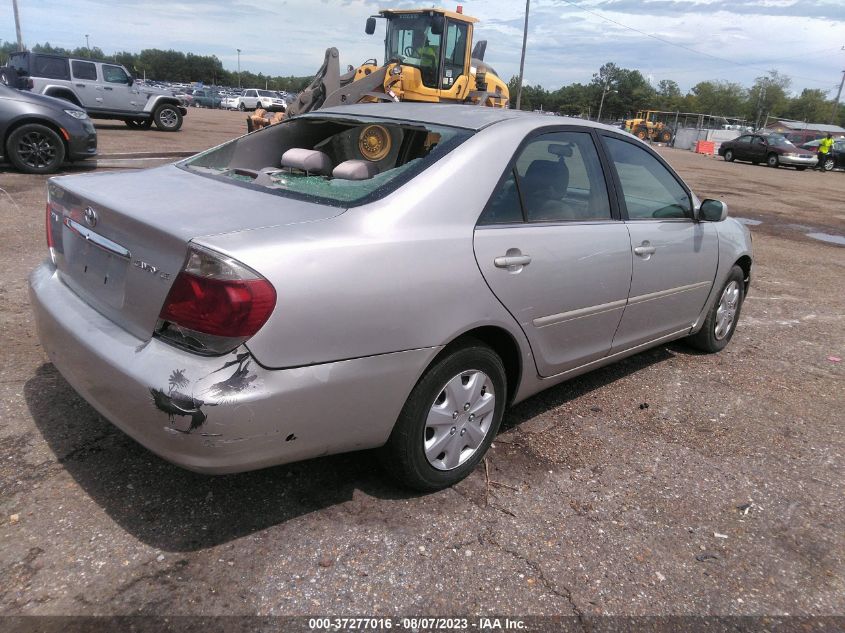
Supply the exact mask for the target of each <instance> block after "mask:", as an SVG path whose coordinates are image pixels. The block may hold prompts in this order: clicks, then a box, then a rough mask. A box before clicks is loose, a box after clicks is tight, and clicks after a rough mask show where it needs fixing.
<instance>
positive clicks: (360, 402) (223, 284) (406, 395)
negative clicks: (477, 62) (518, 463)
mask: <svg viewBox="0 0 845 633" xmlns="http://www.w3.org/2000/svg"><path fill="white" fill-rule="evenodd" d="M150 190H154V191H156V192H157V196H156V198H157V199H158V200H160V201H162V202H160V203H151V199H150V197H149V195H148V194H147V192H148V191H150ZM141 192H143V193H141ZM48 200H49V201H48V207H47V241H48V245H49V248H50V258H49V259H48V260H47V261H45V262H44V263H43V264H42V265H41V266H39V267H38V268H37V269H36V270H35V271H34V272H33V273H32V276H31V280H30V286H31V289H30V294H31V299H32V305H33V308H34V311H35V315H36V320H37V326H38V332H39V336H40V339H41V342H42V344H43V346H44V349H45V350H46V352H47V354H48V355H49V357H50V359H51V360H52V362H53V363H54V364H55V366H56V367H57V368H58V369H59V371H60V372H61V373H62V375H63V376H64V377H65V378H66V379H67V380H68V382H69V383H70V384H71V385H72V386H73V387H74V388H75V389H76V390H77V391H78V392H79V393H80V394H81V395H82V396H83V397H84V398H85V399H86V400H87V401H88V402H90V403H91V404H92V405H93V406H94V407H95V408H96V409H97V410H98V411H99V412H100V413H102V414H103V415H104V416H105V417H106V418H108V419H109V420H111V421H112V422H113V423H114V424H116V425H117V426H118V427H120V428H121V429H123V430H124V431H125V432H126V433H128V434H129V435H131V436H132V437H133V438H135V439H136V440H137V441H139V442H140V443H142V444H143V445H145V446H146V447H148V448H149V449H150V450H152V451H154V452H155V453H157V454H159V455H161V456H162V457H164V458H165V459H168V460H170V461H172V462H174V463H176V464H179V465H181V466H184V467H186V468H189V469H191V470H196V471H202V472H208V473H227V472H237V471H243V470H248V469H255V468H262V467H266V466H271V465H274V464H282V463H287V462H292V461H296V460H301V459H307V458H311V457H316V456H319V455H326V454H330V453H338V452H343V451H353V450H359V449H368V448H377V447H380V450H379V455H380V456H381V460H382V462H383V463H384V465H385V467H386V468H387V469H388V470H389V471H390V472H391V473H393V474H394V475H395V476H396V477H397V478H398V479H399V480H400V481H402V482H403V483H405V484H406V485H409V486H412V487H415V488H418V489H422V490H435V489H438V488H442V487H444V486H448V485H451V484H453V483H455V482H456V481H459V480H460V479H462V478H463V477H465V476H466V475H467V474H468V473H469V472H470V471H471V470H472V469H473V468H474V467H475V466H476V465H477V464H478V463H479V461H480V460H481V459H482V458H483V456H484V453H485V451H486V450H487V448H488V447H489V445H490V443H491V442H492V441H493V439H494V437H495V434H496V432H497V430H498V428H499V424H500V422H501V420H502V416H503V412H504V410H505V407H506V406H507V405H510V404H513V403H515V402H519V401H521V400H524V399H526V398H528V397H529V396H531V395H532V394H535V393H537V392H539V391H541V390H543V389H547V388H548V387H551V386H553V385H556V384H558V383H560V382H562V381H564V380H566V379H568V378H571V377H573V376H576V375H578V374H581V373H584V372H586V371H589V370H591V369H594V368H596V367H600V366H602V365H605V364H608V363H610V362H613V361H615V360H618V359H620V358H623V357H625V356H628V355H631V354H635V353H637V352H639V351H642V350H644V349H646V348H649V347H652V346H655V345H659V344H662V343H665V342H667V341H671V340H675V339H680V338H687V339H688V340H689V342H690V343H691V344H693V345H695V346H696V347H698V348H700V349H703V350H706V351H710V352H716V351H719V350H720V349H722V348H723V347H724V346H725V345H727V343H728V342H729V341H730V339H731V337H732V335H733V332H734V329H735V327H736V323H737V319H738V317H739V313H740V309H741V306H742V301H743V298H744V297H745V294H746V292H747V290H748V284H749V282H750V278H751V239H750V235H749V233H748V231H747V230H746V229H745V227H743V226H742V225H740V224H739V223H738V222H736V221H735V220H733V219H730V218H727V208H726V207H725V205H724V204H723V203H721V202H719V201H715V200H705V201H703V202H702V201H700V200H699V199H698V198H697V197H696V196H695V195H694V194H693V193H692V192H691V191H690V190H689V188H688V187H687V186H686V185H685V184H684V183H683V181H682V180H681V179H680V178H679V177H678V176H677V174H675V172H674V171H673V170H672V169H671V168H670V167H669V166H668V165H667V164H666V162H665V161H664V160H663V159H661V158H660V157H659V156H658V155H657V154H656V153H655V152H653V151H652V150H651V149H650V148H649V147H648V146H647V145H645V144H644V143H642V142H640V141H638V140H637V139H635V138H634V137H632V136H631V135H629V134H626V133H624V132H620V131H618V130H616V129H613V128H609V127H606V126H602V125H599V124H593V123H590V122H585V121H581V120H573V119H566V118H557V117H556V118H554V119H552V118H551V117H544V116H537V115H532V114H528V113H522V112H516V111H513V110H499V109H492V108H474V107H469V106H463V105H454V106H452V105H437V106H432V105H426V104H411V103H396V104H368V105H360V106H347V107H343V108H337V109H330V110H322V111H318V112H313V113H310V114H308V115H305V116H301V117H296V118H293V119H291V120H288V121H285V122H283V123H281V124H279V125H275V126H272V127H269V128H265V129H263V130H261V131H258V132H255V133H253V134H249V135H247V136H244V137H241V138H239V139H236V140H234V141H231V142H229V143H226V144H224V145H221V146H219V147H216V148H214V149H211V150H209V151H207V152H204V153H202V154H199V155H197V156H195V157H192V158H190V159H187V160H185V161H183V162H180V163H177V164H174V165H169V166H165V167H159V168H156V169H151V170H147V171H142V172H129V173H113V174H96V175H94V174H92V175H87V174H86V175H77V176H70V177H61V178H54V179H52V180H51V181H50V183H49V192H48Z"/></svg>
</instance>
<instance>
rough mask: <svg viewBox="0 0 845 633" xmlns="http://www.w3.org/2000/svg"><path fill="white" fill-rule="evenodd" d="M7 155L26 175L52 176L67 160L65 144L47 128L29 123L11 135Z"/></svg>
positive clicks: (7, 144)
mask: <svg viewBox="0 0 845 633" xmlns="http://www.w3.org/2000/svg"><path fill="white" fill-rule="evenodd" d="M6 155H7V156H8V158H9V160H10V161H11V162H12V164H13V165H14V166H15V167H16V168H17V169H19V170H20V171H22V172H24V173H27V174H52V173H53V172H55V171H57V170H58V169H59V167H60V166H61V164H62V163H63V162H64V160H65V144H64V142H63V141H62V138H61V137H60V136H59V135H58V134H56V133H55V132H54V131H53V130H51V129H50V128H48V127H47V126H45V125H40V124H38V123H29V124H27V125H22V126H20V127H19V128H17V129H16V130H14V131H13V132H12V133H11V134H10V135H9V140H8V141H7V142H6Z"/></svg>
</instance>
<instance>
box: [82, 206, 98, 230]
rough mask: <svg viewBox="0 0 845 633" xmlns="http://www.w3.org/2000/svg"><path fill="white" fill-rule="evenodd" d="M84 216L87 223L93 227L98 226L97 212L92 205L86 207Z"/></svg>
mask: <svg viewBox="0 0 845 633" xmlns="http://www.w3.org/2000/svg"><path fill="white" fill-rule="evenodd" d="M83 217H84V218H85V224H87V225H88V226H90V227H91V228H92V229H93V228H94V227H95V226H97V212H96V211H94V209H92V208H91V207H85V211H84V213H83Z"/></svg>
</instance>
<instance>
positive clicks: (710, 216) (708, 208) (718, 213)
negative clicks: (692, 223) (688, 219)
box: [698, 200, 728, 222]
mask: <svg viewBox="0 0 845 633" xmlns="http://www.w3.org/2000/svg"><path fill="white" fill-rule="evenodd" d="M727 217H728V205H727V203H726V202H722V201H721V200H704V201H703V202H702V203H701V207H700V208H699V210H698V219H699V220H701V221H702V222H722V221H723V220H724V219H725V218H727Z"/></svg>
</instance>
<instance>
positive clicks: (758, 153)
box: [748, 136, 769, 163]
mask: <svg viewBox="0 0 845 633" xmlns="http://www.w3.org/2000/svg"><path fill="white" fill-rule="evenodd" d="M768 153H769V144H768V143H767V142H766V139H764V138H763V137H762V136H755V137H754V139H753V140H752V141H751V150H750V152H749V155H748V158H749V159H750V160H753V161H754V162H755V163H765V162H766V158H767V155H768Z"/></svg>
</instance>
